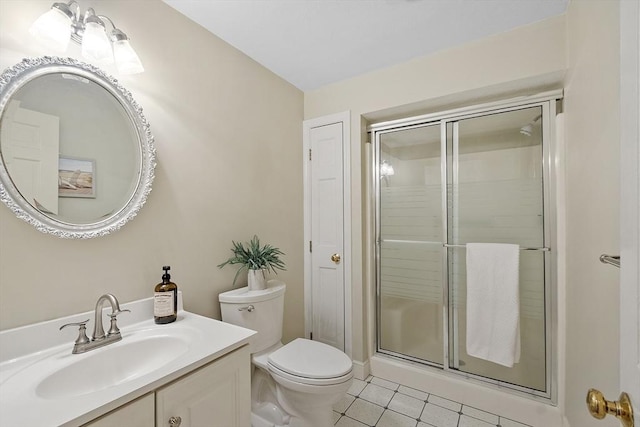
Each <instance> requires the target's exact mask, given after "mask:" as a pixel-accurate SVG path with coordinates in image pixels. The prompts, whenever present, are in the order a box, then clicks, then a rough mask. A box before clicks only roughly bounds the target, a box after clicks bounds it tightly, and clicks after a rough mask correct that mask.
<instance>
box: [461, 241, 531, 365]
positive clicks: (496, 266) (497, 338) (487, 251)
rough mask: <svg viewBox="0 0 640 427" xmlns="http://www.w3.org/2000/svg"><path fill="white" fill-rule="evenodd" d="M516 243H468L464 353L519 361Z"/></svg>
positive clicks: (496, 360) (506, 361) (504, 361)
mask: <svg viewBox="0 0 640 427" xmlns="http://www.w3.org/2000/svg"><path fill="white" fill-rule="evenodd" d="M519 261H520V248H519V246H518V245H509V244H497V243H467V354H469V355H470V356H473V357H478V358H481V359H485V360H489V361H491V362H494V363H498V364H500V365H504V366H508V367H512V366H513V364H514V363H518V362H519V361H520V295H519V279H518V264H519Z"/></svg>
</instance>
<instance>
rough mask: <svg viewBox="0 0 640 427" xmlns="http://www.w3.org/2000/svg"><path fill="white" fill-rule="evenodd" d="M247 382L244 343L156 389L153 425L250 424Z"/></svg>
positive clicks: (248, 364)
mask: <svg viewBox="0 0 640 427" xmlns="http://www.w3.org/2000/svg"><path fill="white" fill-rule="evenodd" d="M250 382H251V362H250V359H249V349H248V346H244V347H242V348H240V349H238V350H236V351H234V352H233V353H231V354H228V355H226V356H224V357H222V358H220V359H218V360H216V361H214V362H212V363H211V364H209V365H207V366H205V367H203V368H200V369H198V370H197V371H195V372H193V373H192V374H189V375H187V376H185V377H183V378H181V379H179V380H177V381H176V382H174V383H172V384H169V385H168V386H166V387H163V388H161V389H159V390H157V391H156V427H169V426H177V425H179V426H180V427H205V426H207V427H232V426H237V427H246V426H249V425H251V384H250ZM178 417H179V424H178V422H177V419H178ZM172 418H173V421H174V423H173V424H170V421H169V420H170V419H172Z"/></svg>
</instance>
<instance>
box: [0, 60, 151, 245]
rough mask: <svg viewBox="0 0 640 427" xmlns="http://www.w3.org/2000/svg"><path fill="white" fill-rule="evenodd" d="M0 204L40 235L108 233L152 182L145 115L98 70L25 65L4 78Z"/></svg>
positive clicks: (60, 63) (68, 63)
mask: <svg viewBox="0 0 640 427" xmlns="http://www.w3.org/2000/svg"><path fill="white" fill-rule="evenodd" d="M0 157H1V160H2V161H1V162H0V198H1V199H2V201H3V202H4V203H5V204H6V205H7V206H8V207H9V208H10V209H11V210H12V211H13V212H14V213H15V214H16V215H17V216H18V217H19V218H21V219H23V220H25V221H27V222H29V223H30V224H32V225H33V226H35V227H36V228H37V229H38V230H40V231H42V232H44V233H50V234H53V235H56V236H59V237H64V238H83V239H84V238H91V237H97V236H102V235H106V234H108V233H111V232H113V231H115V230H117V229H119V228H120V227H122V226H123V225H124V224H125V223H126V222H127V221H129V220H131V219H132V218H133V217H134V216H135V215H136V214H137V213H138V211H139V210H140V208H141V207H142V205H143V204H144V203H145V201H146V198H147V196H148V194H149V192H150V191H151V183H152V181H153V177H154V168H155V148H154V145H153V136H152V135H151V131H150V129H149V124H148V123H147V121H146V119H145V117H144V115H143V114H142V108H140V107H139V106H138V104H137V103H136V102H135V100H134V99H133V98H132V96H131V93H130V92H129V91H128V90H127V89H125V88H124V87H122V86H121V85H120V83H119V82H118V81H117V80H115V79H114V78H113V77H111V76H109V75H107V74H105V73H104V72H103V71H101V70H100V69H98V68H96V67H94V66H92V65H89V64H85V63H82V62H79V61H76V60H75V59H72V58H57V57H46V56H45V57H42V58H36V59H24V60H23V61H22V62H20V63H18V64H16V65H14V66H13V67H10V68H7V69H6V70H5V71H4V72H3V73H2V75H1V76H0Z"/></svg>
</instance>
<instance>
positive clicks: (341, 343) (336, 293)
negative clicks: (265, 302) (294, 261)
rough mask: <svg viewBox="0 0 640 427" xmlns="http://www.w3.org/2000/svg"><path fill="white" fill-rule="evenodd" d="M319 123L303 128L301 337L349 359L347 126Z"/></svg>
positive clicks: (335, 121) (332, 120)
mask: <svg viewBox="0 0 640 427" xmlns="http://www.w3.org/2000/svg"><path fill="white" fill-rule="evenodd" d="M325 119H326V120H324V119H316V120H310V121H306V122H305V124H304V139H305V141H304V142H305V171H306V172H305V181H306V185H305V246H306V248H305V249H306V250H305V253H306V256H305V311H306V313H305V314H306V316H305V323H306V325H305V332H306V336H307V337H309V338H311V339H313V340H316V341H320V342H323V343H326V344H329V345H331V346H334V347H336V348H338V349H340V350H342V351H346V352H347V354H349V352H350V339H347V340H346V339H345V337H347V336H348V335H349V334H348V332H347V331H348V330H349V326H348V325H349V324H350V322H349V321H347V319H348V318H349V313H350V305H351V301H350V289H349V287H348V286H347V284H348V276H349V270H348V265H349V263H350V260H349V255H350V254H349V250H348V244H346V243H345V242H346V241H348V232H347V227H345V222H348V218H349V215H348V213H347V212H348V208H347V206H348V204H349V198H348V194H347V193H348V191H345V188H346V187H347V185H346V183H348V178H347V177H346V175H347V173H346V170H347V169H346V168H345V165H346V164H347V161H348V156H345V152H346V151H347V150H346V147H345V145H346V144H347V142H346V141H345V139H346V138H345V135H346V130H347V129H348V124H345V121H344V118H343V117H340V118H338V117H336V116H331V117H327V118H325ZM349 338H350V336H349Z"/></svg>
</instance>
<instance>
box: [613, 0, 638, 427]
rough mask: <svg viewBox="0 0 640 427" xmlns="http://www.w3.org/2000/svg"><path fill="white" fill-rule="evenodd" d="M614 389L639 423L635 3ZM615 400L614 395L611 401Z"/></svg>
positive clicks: (623, 147) (624, 67) (625, 40)
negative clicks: (616, 386)
mask: <svg viewBox="0 0 640 427" xmlns="http://www.w3.org/2000/svg"><path fill="white" fill-rule="evenodd" d="M620 48H621V55H620V73H621V74H620V98H621V99H620V100H621V103H620V115H621V117H620V118H621V132H620V154H621V172H622V173H621V181H620V187H621V188H620V201H621V209H620V211H621V220H620V224H621V230H620V246H621V247H620V249H621V250H620V255H621V271H620V389H621V391H625V392H627V393H628V394H629V396H630V397H631V403H632V404H633V406H634V408H635V416H636V421H635V423H636V425H638V424H640V314H639V313H640V172H639V170H640V3H638V2H636V1H622V2H620ZM612 397H615V396H612Z"/></svg>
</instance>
